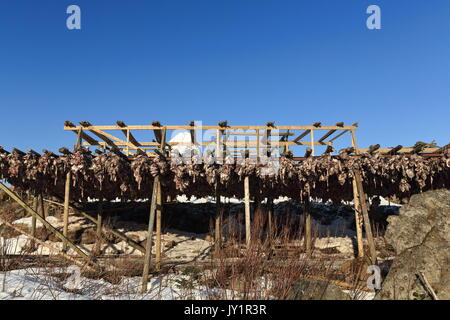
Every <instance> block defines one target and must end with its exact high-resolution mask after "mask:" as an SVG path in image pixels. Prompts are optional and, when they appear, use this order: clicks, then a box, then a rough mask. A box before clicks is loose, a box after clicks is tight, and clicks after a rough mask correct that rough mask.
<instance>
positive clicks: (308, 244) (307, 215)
mask: <svg viewBox="0 0 450 320" xmlns="http://www.w3.org/2000/svg"><path fill="white" fill-rule="evenodd" d="M303 208H304V211H303V213H304V219H305V251H306V253H311V251H312V232H311V208H310V203H309V196H306V197H305V199H304V201H303Z"/></svg>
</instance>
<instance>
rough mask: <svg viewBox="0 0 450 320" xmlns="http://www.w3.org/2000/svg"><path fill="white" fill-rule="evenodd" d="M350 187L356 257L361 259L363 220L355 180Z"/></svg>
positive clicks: (362, 252) (362, 253) (362, 255)
mask: <svg viewBox="0 0 450 320" xmlns="http://www.w3.org/2000/svg"><path fill="white" fill-rule="evenodd" d="M352 186H353V203H354V207H355V228H356V243H357V246H358V257H359V258H362V257H364V242H363V230H362V224H363V218H362V213H361V204H360V203H359V197H358V188H357V186H356V181H355V179H353V181H352Z"/></svg>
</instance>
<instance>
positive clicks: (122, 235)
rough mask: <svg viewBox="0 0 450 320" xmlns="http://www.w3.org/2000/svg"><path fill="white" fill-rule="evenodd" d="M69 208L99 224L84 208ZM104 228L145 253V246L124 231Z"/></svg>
mask: <svg viewBox="0 0 450 320" xmlns="http://www.w3.org/2000/svg"><path fill="white" fill-rule="evenodd" d="M45 201H46V202H48V203H52V204H55V205H57V206H61V207H64V204H63V203H59V202H56V201H52V200H48V199H45ZM69 208H70V209H72V210H73V211H74V212H75V213H76V214H80V215H82V216H83V217H85V218H86V219H88V220H90V221H91V222H93V223H95V224H97V219H96V218H94V217H93V216H91V215H90V214H88V213H87V212H85V211H82V210H80V209H78V208H75V207H74V206H72V205H70V206H69ZM103 211H104V212H105V211H106V210H104V209H103ZM102 230H103V231H104V232H109V233H111V234H113V235H115V236H116V237H118V238H120V239H122V240H123V241H125V242H126V243H127V244H128V245H129V246H130V247H133V248H134V249H136V250H138V251H140V252H142V253H145V248H144V247H143V246H141V245H140V244H139V243H137V242H136V241H134V240H133V239H130V238H128V237H127V236H126V235H124V234H123V233H121V232H119V231H117V230H113V229H110V228H108V227H106V226H103V228H102Z"/></svg>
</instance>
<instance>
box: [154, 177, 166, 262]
mask: <svg viewBox="0 0 450 320" xmlns="http://www.w3.org/2000/svg"><path fill="white" fill-rule="evenodd" d="M163 205H164V204H163V195H162V188H161V183H159V184H158V194H157V198H156V243H155V250H156V258H155V262H156V269H157V270H161V250H162V245H161V233H162V228H161V222H162V212H163Z"/></svg>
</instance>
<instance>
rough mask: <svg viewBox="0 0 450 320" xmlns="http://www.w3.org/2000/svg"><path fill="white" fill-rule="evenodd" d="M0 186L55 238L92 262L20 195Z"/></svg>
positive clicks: (2, 185) (89, 261) (0, 184)
mask: <svg viewBox="0 0 450 320" xmlns="http://www.w3.org/2000/svg"><path fill="white" fill-rule="evenodd" d="M0 188H1V189H3V191H4V192H5V193H6V194H7V195H8V196H9V197H10V198H12V199H13V200H14V201H16V202H17V203H18V204H19V205H20V206H21V207H22V208H24V209H25V210H26V211H27V212H28V213H30V214H31V215H33V216H35V217H36V219H37V220H39V221H40V222H41V223H42V224H43V225H44V226H45V227H46V228H47V229H48V230H49V231H50V232H52V233H53V234H54V235H55V236H56V237H57V238H59V239H60V240H61V241H62V242H63V243H66V244H67V245H68V246H69V247H70V248H71V249H73V250H74V251H75V252H76V253H78V254H79V255H80V256H81V257H82V258H83V259H84V260H85V261H86V262H88V263H90V264H93V265H95V264H94V263H93V261H92V260H91V259H90V258H89V256H88V255H87V254H85V253H84V252H83V251H82V250H81V249H80V248H78V247H77V246H76V245H75V244H74V243H73V242H71V241H70V240H69V239H68V238H67V237H65V236H64V235H63V234H62V233H61V232H59V231H58V230H57V229H56V228H54V227H53V226H52V225H51V224H50V223H49V222H47V221H46V220H45V219H44V218H42V217H41V216H40V215H39V214H38V213H37V212H36V211H34V210H33V209H32V208H30V207H29V206H28V205H27V204H26V203H25V202H24V201H23V200H22V199H20V197H19V196H18V195H17V194H16V193H15V192H13V191H11V190H10V189H9V188H8V187H7V186H5V185H4V184H3V183H1V182H0Z"/></svg>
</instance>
